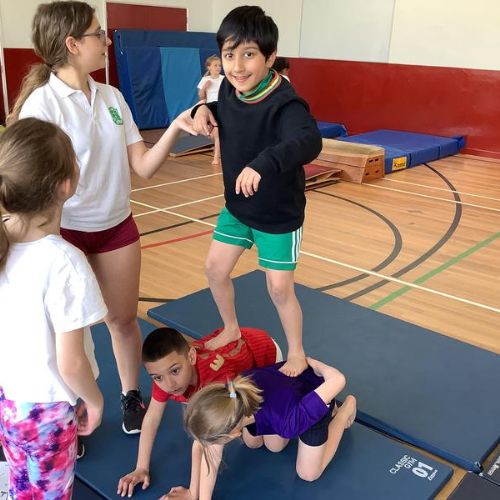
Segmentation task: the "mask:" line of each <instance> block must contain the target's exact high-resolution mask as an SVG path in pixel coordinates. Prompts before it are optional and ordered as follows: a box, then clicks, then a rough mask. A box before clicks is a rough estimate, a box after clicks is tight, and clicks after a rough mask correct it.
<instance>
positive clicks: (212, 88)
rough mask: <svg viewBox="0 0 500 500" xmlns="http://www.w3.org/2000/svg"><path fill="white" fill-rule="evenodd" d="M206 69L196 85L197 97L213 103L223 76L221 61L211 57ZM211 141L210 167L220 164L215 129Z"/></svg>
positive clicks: (217, 136) (217, 57) (208, 59)
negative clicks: (212, 153) (211, 158)
mask: <svg viewBox="0 0 500 500" xmlns="http://www.w3.org/2000/svg"><path fill="white" fill-rule="evenodd" d="M205 67H206V69H207V71H206V73H205V75H204V76H203V78H202V79H201V80H200V83H199V84H198V96H199V97H200V99H201V100H204V101H205V102H215V101H217V98H218V96H219V88H220V84H221V83H222V80H223V79H224V76H223V75H221V74H220V72H221V67H222V66H221V60H220V57H219V56H216V55H213V56H210V57H208V58H207V60H206V61H205ZM212 139H213V141H214V159H213V162H212V165H219V164H220V142H219V134H218V132H217V129H216V128H214V129H213V131H212Z"/></svg>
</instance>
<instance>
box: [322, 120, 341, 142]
mask: <svg viewBox="0 0 500 500" xmlns="http://www.w3.org/2000/svg"><path fill="white" fill-rule="evenodd" d="M316 124H317V125H318V129H319V132H320V134H321V137H323V138H325V139H335V138H337V137H345V136H346V135H347V129H346V128H345V127H344V125H342V124H341V123H330V122H316Z"/></svg>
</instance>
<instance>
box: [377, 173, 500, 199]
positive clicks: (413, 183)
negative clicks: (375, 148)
mask: <svg viewBox="0 0 500 500" xmlns="http://www.w3.org/2000/svg"><path fill="white" fill-rule="evenodd" d="M383 180H384V181H390V182H399V183H400V184H410V185H411V186H419V187H423V188H427V189H434V190H438V191H447V192H451V193H457V194H460V195H464V196H473V197H474V198H482V199H484V200H493V201H500V198H493V197H491V196H484V195H482V194H472V193H466V192H465V191H457V190H455V189H453V190H452V189H446V188H441V187H437V186H428V185H427V184H418V183H416V182H408V181H401V180H399V179H391V178H390V177H384V178H383Z"/></svg>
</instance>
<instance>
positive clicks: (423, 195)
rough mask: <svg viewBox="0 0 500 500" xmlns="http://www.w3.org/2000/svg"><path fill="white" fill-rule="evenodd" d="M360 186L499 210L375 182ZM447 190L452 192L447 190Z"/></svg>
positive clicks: (499, 209)
mask: <svg viewBox="0 0 500 500" xmlns="http://www.w3.org/2000/svg"><path fill="white" fill-rule="evenodd" d="M361 185H362V186H369V187H372V188H377V189H385V190H386V191H394V192H396V193H405V194H410V195H413V196H420V197H421V198H428V199H431V200H438V201H444V202H445V203H453V204H455V205H457V204H458V205H462V206H466V207H474V208H481V209H483V210H490V211H492V212H500V208H493V207H486V206H484V205H476V204H475V203H467V202H464V201H457V200H447V199H446V198H439V197H438V196H429V195H428V194H422V193H415V192H413V191H405V190H404V189H395V188H390V187H386V186H379V185H377V184H364V183H363V184H361ZM448 192H453V191H449V190H448Z"/></svg>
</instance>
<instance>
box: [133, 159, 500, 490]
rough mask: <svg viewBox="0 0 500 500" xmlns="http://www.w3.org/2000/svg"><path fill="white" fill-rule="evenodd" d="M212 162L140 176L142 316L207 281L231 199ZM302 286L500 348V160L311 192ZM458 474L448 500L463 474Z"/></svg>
mask: <svg viewBox="0 0 500 500" xmlns="http://www.w3.org/2000/svg"><path fill="white" fill-rule="evenodd" d="M211 160H212V157H211V156H210V155H209V154H198V155H192V156H186V157H180V158H179V157H178V158H175V159H170V160H169V161H168V162H166V164H165V165H164V166H163V167H162V168H161V169H160V171H159V172H158V174H157V175H156V176H155V177H154V179H151V180H144V179H140V178H138V177H137V176H134V175H133V176H132V186H133V192H132V195H131V200H132V210H133V214H134V217H135V220H136V222H137V224H138V226H139V231H140V233H141V244H142V248H143V250H142V271H141V289H140V297H141V300H140V303H139V316H141V317H144V318H146V317H147V316H146V311H147V310H148V309H149V308H150V307H153V306H155V305H157V303H158V302H164V301H166V300H172V299H176V298H178V297H181V296H183V295H186V294H189V293H192V292H194V291H196V290H199V289H201V288H206V287H207V282H206V278H205V276H204V271H203V264H204V259H205V256H206V253H207V250H208V246H209V244H210V240H211V232H212V229H213V227H214V225H215V222H216V219H217V215H218V212H219V211H220V209H221V208H222V206H223V204H224V198H223V186H222V176H221V174H220V168H219V167H213V166H212V165H211ZM256 268H257V264H256V253H255V251H254V250H251V251H249V252H245V253H244V255H243V256H242V258H241V259H240V261H239V263H238V265H237V267H236V269H235V271H234V276H238V275H240V274H244V273H247V272H249V271H252V270H254V269H256ZM296 281H297V282H298V283H301V284H304V285H307V286H309V287H312V288H317V289H319V290H321V291H323V292H324V293H328V294H331V295H334V296H336V297H340V298H343V299H345V300H349V301H352V302H354V303H357V304H360V305H362V306H364V307H369V308H372V309H376V310H378V311H380V312H381V313H384V314H388V315H391V316H394V317H396V318H400V319H403V320H405V321H408V322H411V323H414V324H417V325H419V326H422V327H425V328H428V329H431V330H434V331H436V332H439V333H441V334H444V335H447V336H449V337H453V338H456V339H459V340H461V341H464V342H468V343H470V344H473V345H476V346H479V347H481V348H484V349H488V350H490V351H493V352H496V353H499V354H500V333H499V330H500V329H499V326H498V325H499V324H500V293H499V291H500V162H498V161H495V160H490V159H484V158H479V157H474V156H465V155H459V156H454V157H449V158H445V159H442V160H439V161H436V162H432V163H430V164H428V165H421V166H418V167H415V168H411V169H408V170H403V171H401V172H397V173H394V174H391V175H389V176H387V177H385V178H384V179H379V180H376V181H372V182H370V183H368V184H352V183H347V182H340V183H338V184H334V185H330V186H327V187H323V188H318V189H316V190H313V191H308V193H307V212H306V221H305V226H304V240H303V245H302V254H301V257H300V260H299V265H298V268H297V271H296ZM214 307H215V306H214ZM304 335H307V331H306V332H304ZM476 424H478V425H480V423H476ZM471 425H472V428H473V424H471ZM455 471H456V473H455V474H454V476H453V478H452V480H451V481H450V482H449V483H448V485H447V486H446V487H445V489H444V490H443V492H442V493H440V495H439V496H438V498H443V499H444V498H447V496H448V495H449V494H450V492H451V491H452V490H453V488H454V487H455V486H456V484H457V483H458V482H459V480H460V479H461V477H462V476H463V473H464V472H463V471H461V470H459V469H457V468H455Z"/></svg>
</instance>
